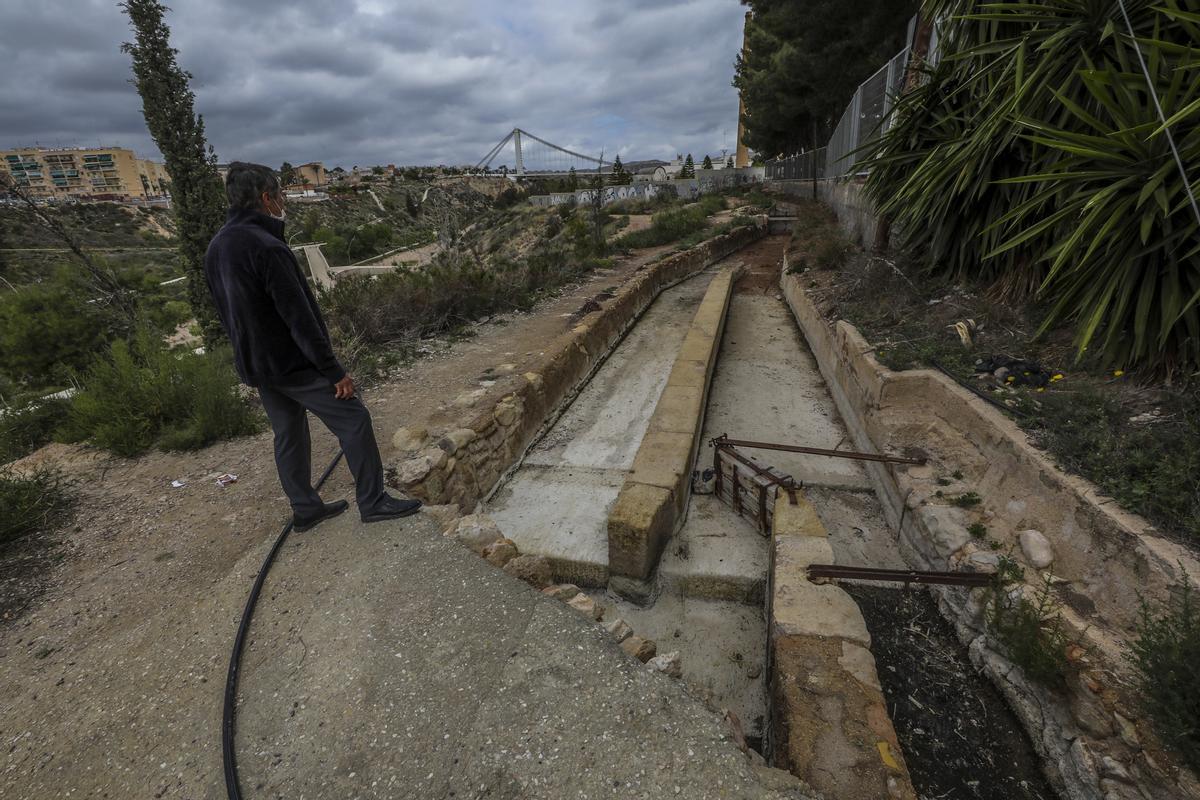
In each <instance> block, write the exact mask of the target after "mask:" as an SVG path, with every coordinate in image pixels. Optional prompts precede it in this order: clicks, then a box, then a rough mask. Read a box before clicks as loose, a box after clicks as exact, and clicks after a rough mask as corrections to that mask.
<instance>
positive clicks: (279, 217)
mask: <svg viewBox="0 0 1200 800" xmlns="http://www.w3.org/2000/svg"><path fill="white" fill-rule="evenodd" d="M266 211H267V216H269V217H270V218H271V219H277V220H279V221H280V222H283V221H284V220H286V219H287V209H286V208H284V206H283V204H282V203H280V205H279V213H278V214H276V213H274V212H273V211H271V206H270V204H267V205H266Z"/></svg>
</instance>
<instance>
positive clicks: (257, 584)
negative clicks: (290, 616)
mask: <svg viewBox="0 0 1200 800" xmlns="http://www.w3.org/2000/svg"><path fill="white" fill-rule="evenodd" d="M341 460H342V451H341V450H340V449H339V450H338V451H337V455H335V456H334V457H333V460H332V461H330V462H329V466H328V467H326V468H325V471H324V472H323V473H321V477H320V478H319V479H317V484H316V486H315V487H313V488H315V489H320V488H321V486H322V485H323V484H324V483H325V481H326V480H328V479H329V476H330V475H331V474H332V473H333V469H334V467H336V466H337V465H338V462H339V461H341ZM292 524H293V522H292V520H288V523H287V524H286V525H284V526H283V530H282V531H281V532H280V534H279V537H278V538H277V539H276V540H275V544H273V545H271V549H270V551H268V552H267V557H266V558H265V559H264V560H263V563H262V566H261V567H259V568H258V576H257V577H256V578H255V579H254V585H253V586H252V587H250V596H249V597H248V598H246V607H245V608H244V609H243V610H242V619H241V621H240V622H239V623H238V630H237V636H236V637H235V638H234V640H233V652H232V653H231V654H230V656H229V674H228V675H227V676H226V678H225V709H224V711H223V713H222V715H221V760H222V763H223V766H224V769H225V793H226V794H227V795H228V797H229V800H242V790H241V787H240V786H239V785H238V771H237V756H236V754H235V753H234V749H233V735H234V723H235V722H236V718H237V679H238V669H239V667H240V665H241V661H242V649H243V648H244V647H245V645H246V634H247V633H249V631H250V618H251V617H253V616H254V607H255V606H256V605H258V595H259V593H260V592H262V587H263V582H264V581H266V579H267V572H268V571H269V570H270V569H271V564H273V563H274V562H275V556H276V555H277V554H278V553H279V549H280V548H281V547H283V543H284V541H285V540H286V539H287V537H288V534H289V533H291V532H292Z"/></svg>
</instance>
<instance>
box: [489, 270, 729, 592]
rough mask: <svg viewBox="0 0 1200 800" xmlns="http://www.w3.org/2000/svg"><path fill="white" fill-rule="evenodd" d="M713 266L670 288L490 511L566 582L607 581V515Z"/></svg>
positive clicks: (519, 543)
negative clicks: (550, 565) (541, 556)
mask: <svg viewBox="0 0 1200 800" xmlns="http://www.w3.org/2000/svg"><path fill="white" fill-rule="evenodd" d="M714 274H715V270H713V271H708V272H704V273H702V274H700V275H698V276H696V277H695V278H691V279H689V280H687V281H684V282H683V283H681V284H679V285H678V286H675V287H672V288H670V289H667V290H666V291H664V292H663V293H662V295H661V296H659V298H658V299H657V300H655V301H654V303H653V304H652V305H651V306H650V308H649V309H647V311H646V313H645V314H644V315H643V316H642V318H641V319H640V320H639V321H638V323H637V325H635V326H634V328H633V329H632V330H631V331H630V332H629V334H628V335H627V336H626V337H625V339H624V340H623V341H622V342H621V344H620V345H619V346H618V347H617V349H616V350H614V351H613V353H612V354H611V355H610V356H609V357H608V359H607V360H606V361H605V362H604V365H603V366H602V367H601V368H600V369H599V370H598V371H597V373H596V375H595V376H594V377H593V378H592V380H591V381H590V382H589V383H588V384H587V386H585V387H584V389H583V391H582V392H580V394H579V396H578V397H577V398H576V399H575V401H574V402H573V403H572V404H571V406H570V408H568V409H567V410H566V412H565V413H564V414H563V416H562V417H561V418H560V419H559V420H558V422H557V423H556V424H555V425H554V426H553V428H551V430H550V431H549V433H547V434H546V436H545V437H543V439H542V440H541V441H540V442H539V443H538V444H537V445H536V446H535V447H534V448H533V449H532V450H531V451H530V453H529V454H528V456H527V457H526V458H525V460H524V462H523V463H522V465H521V467H520V468H519V469H518V470H517V471H516V473H515V474H514V475H513V476H512V478H510V479H509V481H508V482H507V483H506V484H505V485H504V486H503V487H502V488H501V489H500V491H498V492H497V493H496V495H495V496H494V497H493V498H492V499H491V501H490V502H489V503H488V504H487V506H486V508H485V511H486V513H487V514H489V515H490V516H491V517H493V518H494V519H495V520H496V522H497V523H498V524H499V525H500V529H501V530H502V531H504V535H505V536H507V537H509V538H510V539H512V540H513V541H515V542H516V543H517V547H518V548H520V550H521V552H522V553H530V554H534V555H544V556H546V557H547V558H549V559H551V562H552V563H553V565H554V567H555V571H556V573H557V575H558V577H559V578H560V579H561V580H569V581H573V582H577V583H579V584H580V585H590V586H596V585H603V583H604V582H605V581H606V580H607V577H608V533H607V529H606V520H607V517H608V513H609V510H610V508H611V507H612V504H613V501H614V500H615V499H616V496H617V493H618V492H619V491H620V486H621V481H622V480H623V479H624V477H625V475H626V473H627V472H628V471H629V470H630V469H632V467H633V461H634V456H635V455H636V454H637V451H638V446H639V445H640V444H641V441H642V439H643V437H644V436H645V434H646V431H647V428H648V427H649V424H650V418H651V415H652V414H653V413H654V408H655V405H656V404H657V402H658V399H659V397H660V395H661V394H662V391H663V387H665V386H666V383H667V376H668V373H669V371H670V368H671V364H672V361H673V360H674V358H675V353H676V351H677V350H678V349H679V346H680V344H681V343H682V342H683V340H684V337H685V336H686V335H687V332H688V328H689V325H690V323H691V319H692V316H693V315H694V314H695V309H696V306H697V305H698V304H699V303H700V300H701V299H702V298H703V297H704V293H705V291H706V290H707V288H708V284H709V282H710V281H711V280H712V277H713V275H714Z"/></svg>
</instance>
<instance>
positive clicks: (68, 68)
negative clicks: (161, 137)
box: [0, 0, 744, 167]
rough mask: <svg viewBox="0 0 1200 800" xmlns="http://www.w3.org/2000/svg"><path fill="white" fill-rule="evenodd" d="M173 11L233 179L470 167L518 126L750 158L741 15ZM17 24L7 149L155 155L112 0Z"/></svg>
mask: <svg viewBox="0 0 1200 800" xmlns="http://www.w3.org/2000/svg"><path fill="white" fill-rule="evenodd" d="M170 5H171V9H172V10H171V12H170V13H169V15H168V24H169V25H170V26H171V29H172V44H173V45H174V46H175V47H176V48H178V50H179V59H180V63H181V64H182V66H183V67H184V68H185V69H187V70H188V71H190V72H191V73H192V75H193V80H192V88H193V90H194V91H195V93H196V107H197V110H198V111H199V112H200V113H201V114H203V115H204V119H205V124H206V126H207V130H208V136H209V140H210V142H211V143H212V144H213V146H214V147H215V148H216V149H217V153H218V155H219V157H220V158H221V159H222V160H232V159H235V158H236V159H251V160H257V161H262V162H265V163H269V164H278V163H280V162H281V161H283V160H288V161H292V162H297V163H298V162H300V161H307V160H321V161H324V162H326V164H327V165H329V166H333V165H335V164H341V165H343V166H347V167H349V166H351V165H354V164H360V165H365V164H376V163H396V164H414V163H473V162H475V161H476V160H477V159H478V158H480V157H481V156H482V155H483V154H484V153H485V152H487V151H488V150H489V149H490V148H491V147H492V145H493V144H495V142H496V141H498V140H499V139H500V137H501V136H503V135H504V134H505V133H506V132H507V131H508V130H510V129H511V128H512V127H514V126H520V127H522V128H525V129H527V130H530V131H532V132H534V133H536V134H537V135H539V136H541V137H543V138H545V139H548V140H550V141H553V142H556V143H559V144H561V145H564V146H567V147H570V148H572V149H576V150H580V151H581V152H589V153H598V152H599V151H600V150H601V149H603V150H604V151H605V152H606V153H607V154H608V155H612V154H613V153H614V152H619V153H620V154H621V155H622V157H623V158H626V159H627V160H628V159H630V158H670V157H672V156H673V155H674V154H675V153H677V152H692V153H694V154H695V156H696V158H697V159H699V158H701V157H702V156H703V155H704V154H705V153H711V154H713V155H714V156H715V155H716V154H719V152H720V151H721V148H722V147H728V148H732V147H733V145H734V139H735V134H736V128H737V95H736V92H735V91H734V89H733V88H732V87H731V86H730V80H731V78H732V72H733V66H732V65H733V60H734V57H735V55H736V53H737V49H738V47H739V44H740V41H741V27H742V25H741V23H742V15H743V13H744V7H743V6H741V5H740V4H739V3H738V2H736V0H658V1H657V2H652V3H646V2H636V0H605V2H594V1H593V2H585V0H525V2H522V3H520V4H510V3H503V2H498V0H491V2H487V1H486V0H437V2H428V0H423V1H422V2H395V1H394V0H357V1H356V2H351V0H340V1H339V2H333V3H330V2H327V0H288V1H287V2H282V0H204V2H201V1H200V0H174V2H173V3H171V4H170ZM68 7H69V10H68ZM0 13H2V14H3V16H2V18H3V19H5V24H4V25H3V26H2V27H0V62H2V63H5V64H6V65H9V66H8V67H7V68H6V77H5V80H4V82H3V84H2V85H0V147H9V146H18V145H28V144H33V143H35V142H36V143H40V144H43V145H51V146H54V145H70V144H96V143H97V142H100V141H103V142H104V143H106V144H122V145H125V146H129V147H133V148H134V149H135V150H137V151H138V152H139V153H141V154H145V155H148V156H156V155H157V151H156V149H155V148H154V144H153V142H152V141H151V140H150V137H149V135H148V134H147V132H146V130H145V125H144V122H143V120H142V117H141V102H140V99H139V98H138V96H137V94H136V92H135V91H134V89H133V87H132V86H131V85H130V84H129V82H128V81H129V77H130V71H129V60H128V56H125V55H124V54H122V53H121V52H120V46H121V43H122V42H123V41H125V40H127V39H129V38H130V37H131V33H130V31H129V29H128V26H127V23H126V20H125V18H124V16H123V15H122V13H121V12H120V10H119V8H118V7H117V4H116V2H115V0H49V1H48V2H41V3H36V4H35V3H28V2H24V0H0Z"/></svg>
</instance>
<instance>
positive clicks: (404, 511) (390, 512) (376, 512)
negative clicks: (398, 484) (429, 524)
mask: <svg viewBox="0 0 1200 800" xmlns="http://www.w3.org/2000/svg"><path fill="white" fill-rule="evenodd" d="M420 510H421V501H420V500H401V499H399V498H396V497H392V496H391V495H384V497H383V499H382V500H380V501H379V503H378V504H376V506H375V508H373V509H371V511H370V513H367V514H363V515H362V521H363V522H383V521H384V520H385V519H400V517H410V516H412V515H413V514H415V513H417V512H418V511H420Z"/></svg>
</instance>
